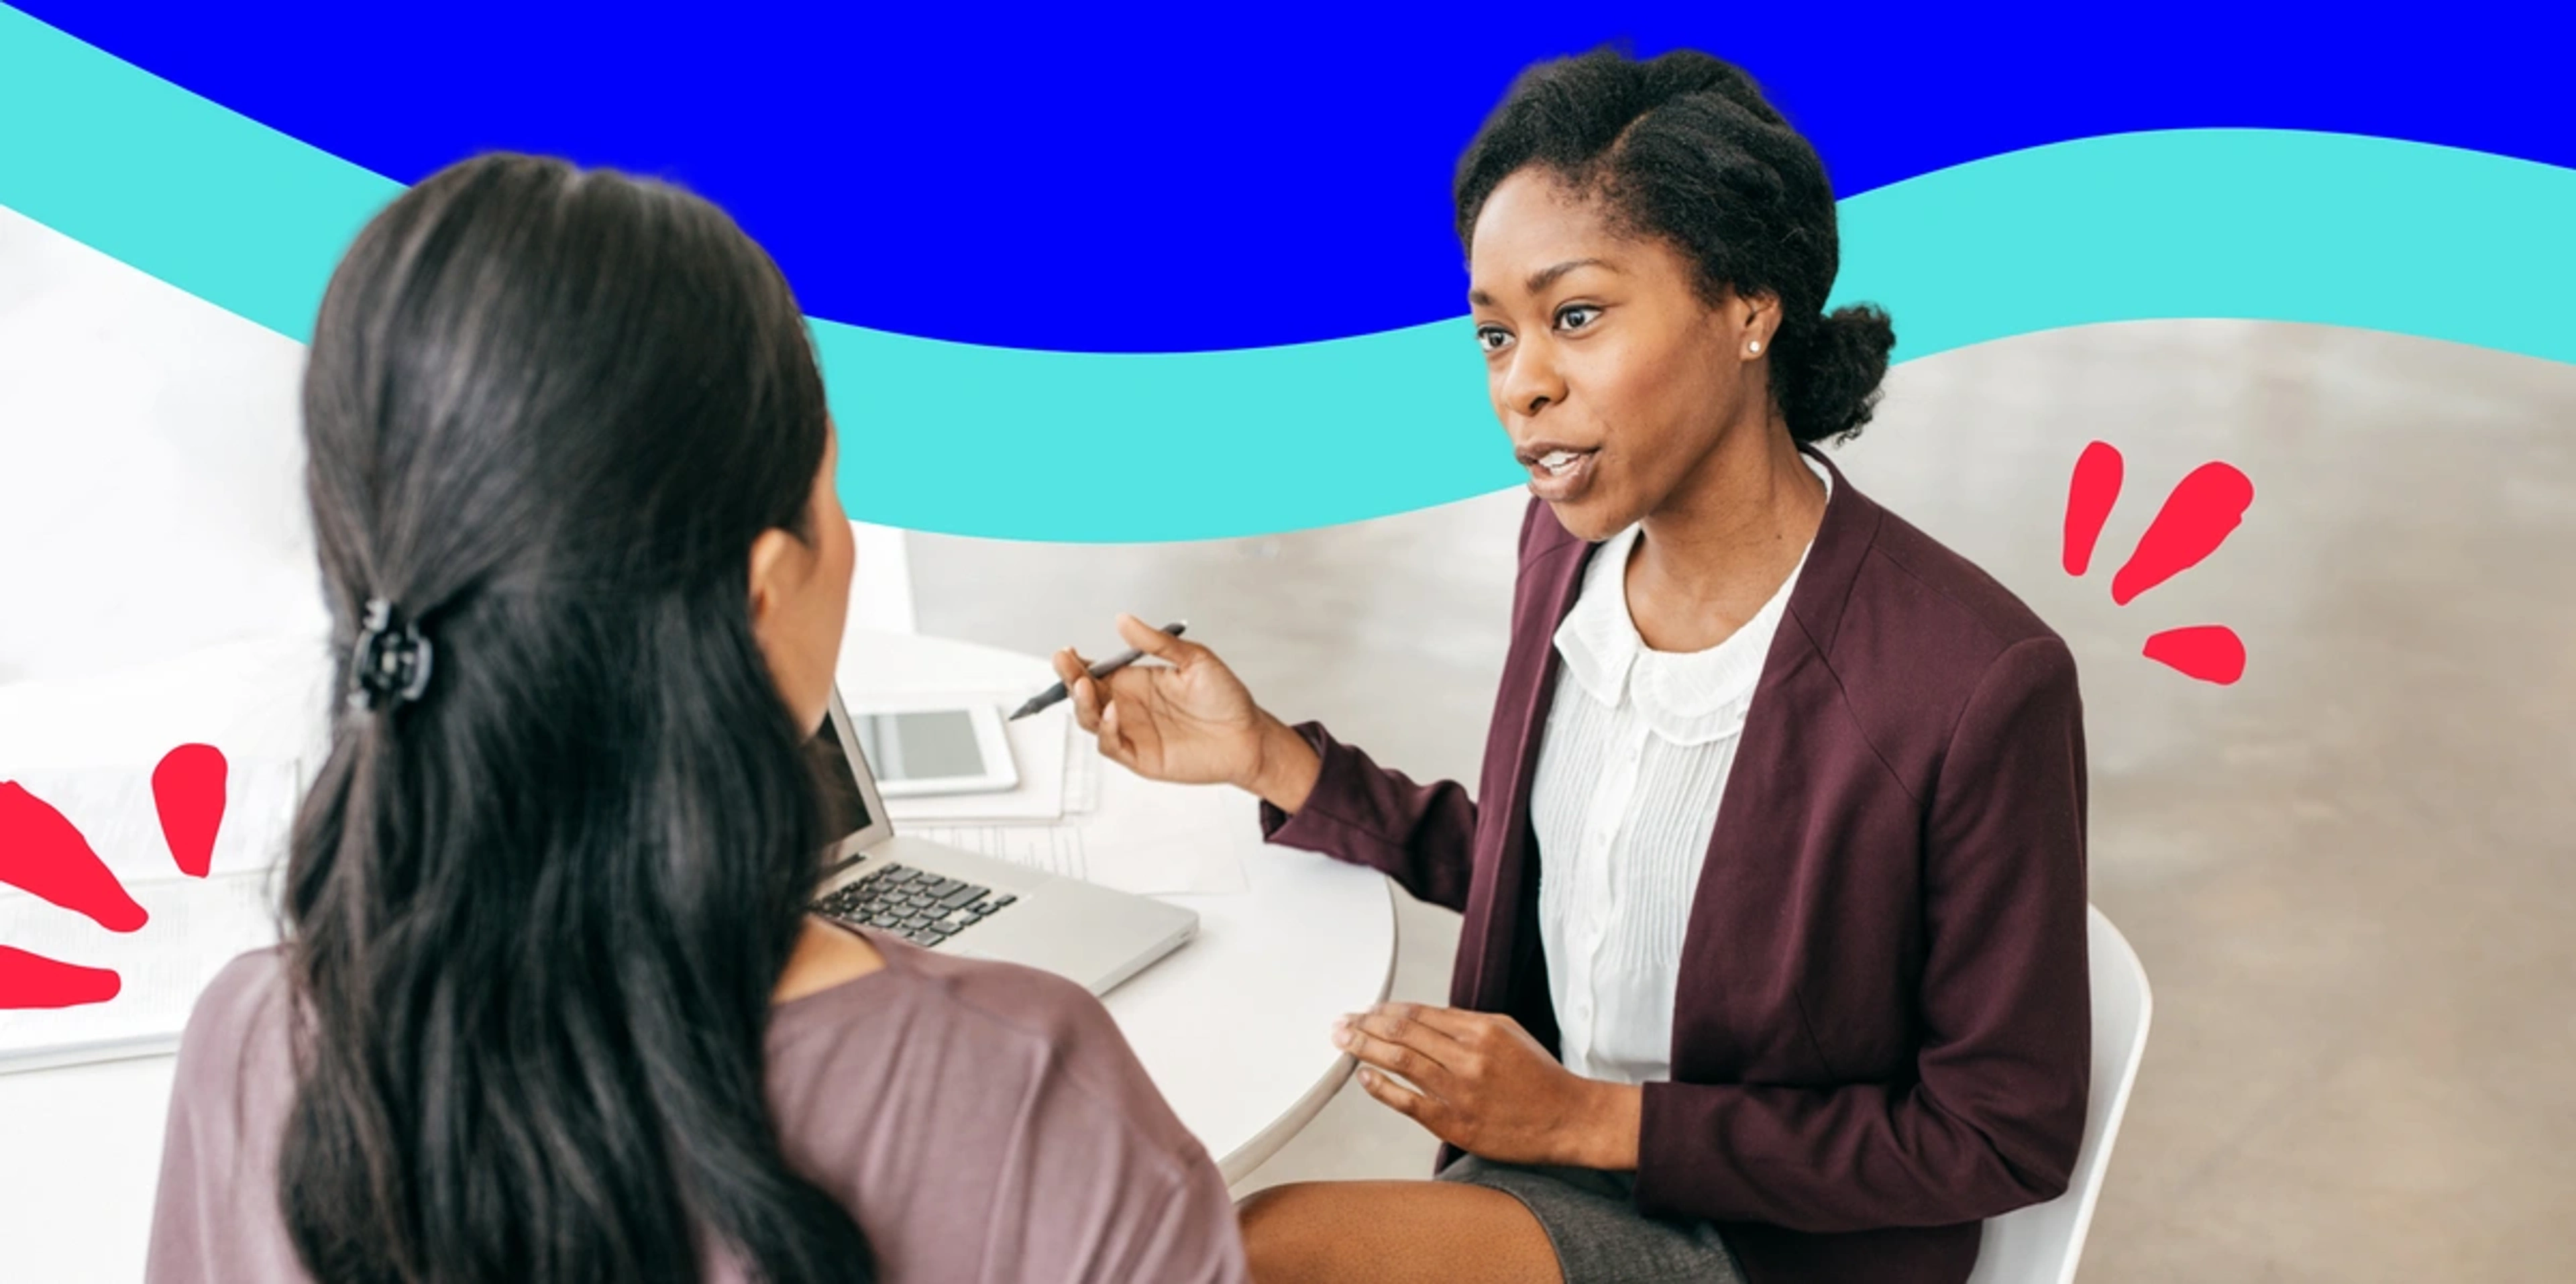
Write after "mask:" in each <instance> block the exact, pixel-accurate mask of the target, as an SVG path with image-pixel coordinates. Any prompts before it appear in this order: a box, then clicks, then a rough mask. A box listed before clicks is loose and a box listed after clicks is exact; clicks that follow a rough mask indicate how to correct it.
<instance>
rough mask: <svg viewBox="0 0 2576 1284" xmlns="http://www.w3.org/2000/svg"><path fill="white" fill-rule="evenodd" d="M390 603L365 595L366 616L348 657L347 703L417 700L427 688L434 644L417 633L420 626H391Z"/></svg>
mask: <svg viewBox="0 0 2576 1284" xmlns="http://www.w3.org/2000/svg"><path fill="white" fill-rule="evenodd" d="M394 618H395V617H394V604H393V603H391V602H388V601H386V600H384V599H383V598H380V597H371V598H368V599H367V620H366V624H365V626H364V627H363V628H361V629H360V630H359V632H358V644H357V647H356V649H355V650H354V652H353V653H352V654H351V655H350V658H349V703H350V704H352V705H355V706H357V707H358V708H361V709H373V708H375V707H376V703H377V701H378V700H380V699H384V698H387V697H390V698H391V699H392V701H393V703H395V704H407V703H409V702H411V701H414V700H418V699H419V698H420V696H421V693H422V692H424V691H427V690H428V689H429V662H430V657H431V655H432V654H433V652H434V650H435V648H433V647H431V646H430V644H429V639H428V638H425V637H422V636H421V635H420V626H419V625H418V624H416V623H412V622H410V621H405V622H404V623H403V624H402V627H401V628H399V629H397V628H395V627H394Z"/></svg>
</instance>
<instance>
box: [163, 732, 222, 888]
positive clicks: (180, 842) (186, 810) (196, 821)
mask: <svg viewBox="0 0 2576 1284" xmlns="http://www.w3.org/2000/svg"><path fill="white" fill-rule="evenodd" d="M224 774H225V767H224V755H223V752H222V751H221V750H219V749H217V748H215V747H214V746H213V745H181V746H179V747H178V748H176V749H173V750H171V751H170V752H169V753H168V754H166V755H164V756H163V757H162V759H161V765H160V766H158V767H155V768H153V769H152V802H153V805H154V806H155V807H157V808H159V809H160V812H161V836H162V837H163V838H165V839H167V840H169V843H170V859H171V860H172V861H174V862H176V863H177V864H178V866H179V872H180V873H182V874H185V875H187V876H188V877H190V878H204V877H205V876H206V870H207V869H208V868H210V867H211V866H212V865H213V864H214V860H215V834H216V833H217V832H218V831H220V830H221V829H222V828H223V824H224Z"/></svg>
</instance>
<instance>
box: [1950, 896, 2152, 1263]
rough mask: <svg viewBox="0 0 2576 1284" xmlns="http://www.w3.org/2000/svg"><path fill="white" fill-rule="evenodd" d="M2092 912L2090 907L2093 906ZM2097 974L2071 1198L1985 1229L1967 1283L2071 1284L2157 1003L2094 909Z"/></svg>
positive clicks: (2132, 958)
mask: <svg viewBox="0 0 2576 1284" xmlns="http://www.w3.org/2000/svg"><path fill="white" fill-rule="evenodd" d="M2088 908H2089V907H2088ZM2088 919H2089V921H2090V923H2091V924H2092V930H2091V933H2090V936H2091V940H2090V947H2091V953H2092V974H2093V1091H2092V1107H2091V1109H2089V1110H2088V1111H2086V1112H2085V1116H2084V1145H2083V1148H2082V1149H2081V1150H2079V1151H2077V1152H2076V1156H2075V1175H2074V1178H2073V1180H2071V1181H2070V1182H2069V1183H2068V1185H2067V1188H2066V1193H2065V1194H2063V1195H2060V1196H2058V1197H2057V1198H2055V1199H2052V1200H2050V1201H2048V1202H2047V1203H2045V1204H2038V1205H2034V1206H2032V1207H2030V1208H2025V1209H2022V1210H2020V1211H2018V1212H2014V1213H2009V1214H2006V1215H2004V1216H2002V1217H1998V1218H1995V1219H1993V1220H1991V1221H1989V1222H1987V1223H1986V1237H1985V1243H1984V1246H1983V1247H1982V1248H1980V1249H1979V1250H1978V1253H1977V1269H1976V1271H1975V1272H1974V1273H1972V1274H1970V1275H1969V1276H1968V1284H2073V1281H2074V1279H2075V1266H2076V1263H2077V1262H2078V1261H2080V1260H2081V1259H2082V1258H2083V1256H2084V1232H2085V1230H2086V1229H2087V1228H2088V1227H2090V1226H2091V1225H2092V1224H2093V1205H2094V1204H2095V1203H2096V1202H2097V1201H2098V1200H2099V1199H2100V1197H2101V1194H2102V1173H2103V1170H2105V1169H2107V1168H2109V1167H2110V1165H2111V1143H2112V1142H2113V1141H2115V1140H2117V1139H2118V1137H2119V1135H2120V1116H2121V1114H2122V1113H2123V1112H2125V1111H2126V1110H2127V1109H2128V1107H2129V1089H2130V1088H2131V1087H2132V1086H2133V1085H2135V1084H2136V1083H2137V1081H2138V1057H2139V1055H2140V1054H2142V1053H2144V1052H2145V1051H2146V1050H2147V1019H2148V1017H2149V1015H2150V1014H2151V1013H2152V1012H2153V1011H2154V1008H2155V999H2154V996H2153V995H2152V994H2151V993H2150V992H2149V991H2148V989H2147V970H2146V968H2145V967H2144V966H2142V965H2140V964H2139V962H2138V952H2137V951H2136V950H2133V949H2131V948H2129V939H2128V938H2127V937H2125V936H2122V935H2120V929H2118V928H2116V927H2113V926H2111V920H2109V919H2107V918H2104V917H2103V916H2102V911H2101V910H2099V909H2090V912H2089V914H2088Z"/></svg>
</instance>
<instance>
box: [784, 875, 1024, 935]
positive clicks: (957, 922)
mask: <svg viewBox="0 0 2576 1284" xmlns="http://www.w3.org/2000/svg"><path fill="white" fill-rule="evenodd" d="M1019 899H1020V898H1019V897H1017V896H1011V895H1007V894H996V893H995V892H994V891H993V889H992V888H989V887H978V886H976V885H975V884H973V883H961V882H959V881H957V880H956V879H953V878H941V877H939V876H938V875H936V874H925V873H923V872H922V871H920V870H917V869H914V868H912V867H911V866H909V865H883V866H879V867H878V868H876V869H874V870H870V871H869V872H868V873H867V874H866V875H865V876H864V877H862V878H860V879H859V880H858V881H857V882H854V883H850V884H848V885H847V886H844V887H841V888H839V889H837V890H835V891H834V892H832V894H831V895H829V896H826V897H824V898H823V899H821V900H819V901H816V902H814V908H815V909H817V910H820V911H822V912H823V913H824V914H827V915H829V916H831V917H833V918H836V919H839V920H841V921H842V922H844V923H850V924H855V925H857V926H861V927H873V928H876V929H877V930H879V931H883V932H892V933H894V934H896V935H898V936H901V937H903V938H904V939H906V940H908V941H911V942H913V943H914V944H916V945H937V944H939V943H940V942H941V941H944V940H947V939H948V938H949V937H951V936H955V935H956V934H957V933H959V932H962V931H965V930H966V929H967V928H969V927H972V926H974V925H975V924H977V923H981V922H983V921H984V920H985V919H988V918H991V917H992V916H993V915H995V914H997V913H999V912H1001V911H1002V910H1003V909H1005V908H1007V907H1008V906H1010V905H1012V904H1013V903H1015V902H1017V901H1018V900H1019Z"/></svg>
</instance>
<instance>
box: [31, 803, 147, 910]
mask: <svg viewBox="0 0 2576 1284" xmlns="http://www.w3.org/2000/svg"><path fill="white" fill-rule="evenodd" d="M0 883H7V884H9V885H10V886H12V887H16V888H19V889H21V890H24V891H29V892H33V893H35V894H36V895H38V896H40V897H43V898H44V899H46V900H48V901H51V902H53V903H54V904H56V905H60V906H62V907H63V908H64V909H67V910H73V911H76V912H78V913H82V914H86V915H88V916H89V917H90V918H91V919H92V920H94V921H95V922H97V924H98V925H99V926H100V927H103V928H106V929H107V930H109V931H111V932H131V931H133V930H134V929H136V928H138V927H141V926H143V921H144V919H145V918H146V917H147V916H146V915H145V914H144V912H143V907H142V906H140V905H137V904H135V903H134V898H133V897H131V896H128V895H126V894H125V886H124V884H122V883H119V882H117V881H116V875H114V874H111V873H109V872H108V869H107V865H106V863H105V862H103V861H101V860H99V858H98V853H97V852H94V851H91V850H90V846H89V840H88V839H87V838H84V837H82V836H81V831H79V830H78V829H75V828H73V827H72V823H71V822H70V821H68V820H65V819H63V814H62V813H61V812H58V811H56V810H54V809H53V808H52V807H51V806H49V805H47V804H46V802H45V800H44V799H41V798H38V797H37V796H35V795H34V794H31V793H28V792H27V791H26V790H25V789H24V788H22V787H20V786H19V785H18V784H17V783H16V782H14V781H12V782H10V783H7V784H0Z"/></svg>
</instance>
